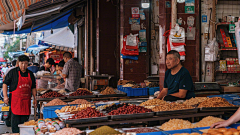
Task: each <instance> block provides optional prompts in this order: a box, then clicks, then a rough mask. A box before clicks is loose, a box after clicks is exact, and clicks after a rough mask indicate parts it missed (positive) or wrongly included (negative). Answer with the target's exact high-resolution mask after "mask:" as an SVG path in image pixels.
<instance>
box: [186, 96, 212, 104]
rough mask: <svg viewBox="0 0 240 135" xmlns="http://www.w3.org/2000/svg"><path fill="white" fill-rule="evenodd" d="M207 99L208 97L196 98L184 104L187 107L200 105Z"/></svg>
mask: <svg viewBox="0 0 240 135" xmlns="http://www.w3.org/2000/svg"><path fill="white" fill-rule="evenodd" d="M207 99H208V97H195V98H191V99H188V100H186V101H185V102H183V103H184V104H186V105H197V104H200V103H202V102H203V101H205V100H207Z"/></svg>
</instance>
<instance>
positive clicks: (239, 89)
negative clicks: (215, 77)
mask: <svg viewBox="0 0 240 135" xmlns="http://www.w3.org/2000/svg"><path fill="white" fill-rule="evenodd" d="M223 92H240V87H231V86H223Z"/></svg>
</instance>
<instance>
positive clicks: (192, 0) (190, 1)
mask: <svg viewBox="0 0 240 135" xmlns="http://www.w3.org/2000/svg"><path fill="white" fill-rule="evenodd" d="M185 6H195V0H185Z"/></svg>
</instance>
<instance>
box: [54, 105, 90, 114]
mask: <svg viewBox="0 0 240 135" xmlns="http://www.w3.org/2000/svg"><path fill="white" fill-rule="evenodd" d="M88 107H92V105H91V104H81V105H78V106H64V107H62V108H61V109H60V110H58V109H57V110H55V112H56V113H63V112H70V113H72V112H73V113H74V112H77V111H81V110H83V109H87V108H88Z"/></svg>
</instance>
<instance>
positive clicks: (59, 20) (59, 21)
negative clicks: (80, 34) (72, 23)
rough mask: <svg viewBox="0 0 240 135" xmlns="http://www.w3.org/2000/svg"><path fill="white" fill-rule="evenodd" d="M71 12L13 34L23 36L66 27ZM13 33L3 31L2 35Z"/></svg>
mask: <svg viewBox="0 0 240 135" xmlns="http://www.w3.org/2000/svg"><path fill="white" fill-rule="evenodd" d="M71 13H72V11H71V10H70V11H67V12H65V13H61V14H59V15H57V16H55V17H52V19H49V20H45V21H44V22H42V23H39V24H35V25H33V28H26V29H21V30H20V31H15V34H23V33H31V32H37V31H42V30H50V29H57V28H62V27H66V26H68V24H69V23H68V17H69V16H70V15H71ZM13 33H14V31H12V30H11V31H4V32H3V33H2V34H7V35H10V34H13Z"/></svg>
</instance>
